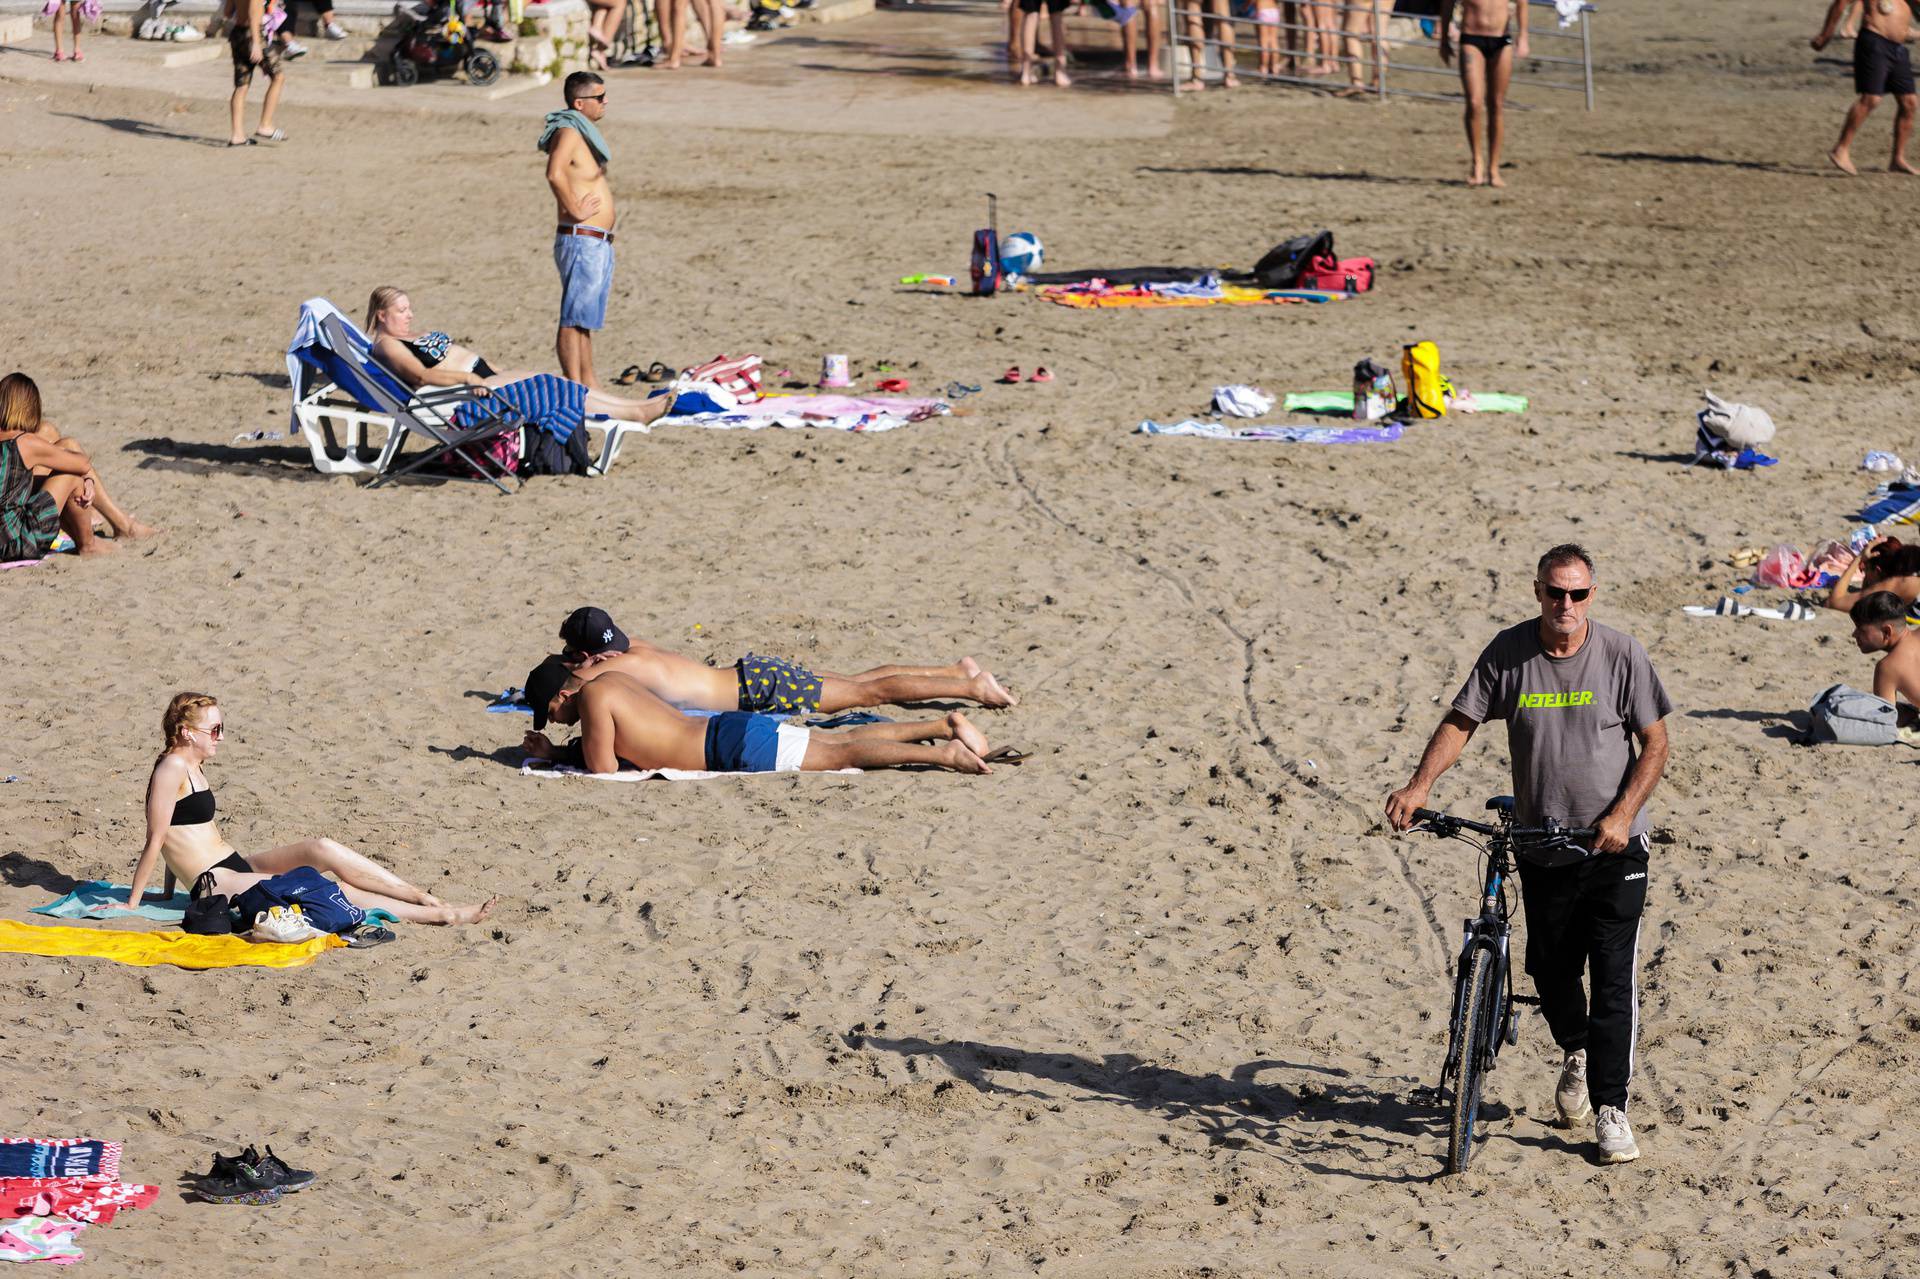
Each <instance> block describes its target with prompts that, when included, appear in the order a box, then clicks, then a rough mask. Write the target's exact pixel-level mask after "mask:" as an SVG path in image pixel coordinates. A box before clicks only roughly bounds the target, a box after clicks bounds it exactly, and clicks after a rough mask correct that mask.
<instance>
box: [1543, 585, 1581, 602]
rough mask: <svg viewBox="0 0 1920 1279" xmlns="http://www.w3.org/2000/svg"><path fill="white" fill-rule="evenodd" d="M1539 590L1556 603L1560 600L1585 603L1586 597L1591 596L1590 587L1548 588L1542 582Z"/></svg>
mask: <svg viewBox="0 0 1920 1279" xmlns="http://www.w3.org/2000/svg"><path fill="white" fill-rule="evenodd" d="M1540 589H1541V590H1543V591H1545V592H1546V593H1547V598H1548V599H1550V600H1553V601H1555V602H1556V603H1558V602H1559V601H1560V600H1572V601H1573V602H1574V603H1576V604H1580V603H1584V602H1585V601H1586V598H1587V596H1589V595H1591V594H1593V588H1592V587H1591V586H1548V585H1547V584H1546V583H1545V582H1542V583H1540Z"/></svg>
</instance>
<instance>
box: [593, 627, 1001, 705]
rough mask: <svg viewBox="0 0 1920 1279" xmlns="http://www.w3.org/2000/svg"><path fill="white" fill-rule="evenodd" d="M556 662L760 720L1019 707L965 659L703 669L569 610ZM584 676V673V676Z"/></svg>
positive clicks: (750, 663)
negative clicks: (923, 707) (949, 704)
mask: <svg viewBox="0 0 1920 1279" xmlns="http://www.w3.org/2000/svg"><path fill="white" fill-rule="evenodd" d="M560 640H561V642H562V643H564V644H565V645H566V646H567V649H566V653H565V655H564V656H563V657H562V659H561V660H562V661H564V662H565V663H566V664H567V666H568V667H569V668H571V669H572V670H574V671H575V672H577V673H579V674H581V675H583V676H585V677H586V678H589V679H591V678H592V677H593V675H598V674H602V673H604V672H606V671H620V672H621V673H623V674H626V675H631V676H633V677H634V678H635V679H637V680H639V681H640V684H641V686H642V687H644V688H645V689H647V691H649V692H651V693H652V694H653V695H654V696H656V697H659V698H661V699H662V700H664V701H666V702H668V703H670V704H672V705H674V706H680V707H685V708H691V709H695V710H706V711H734V710H740V711H756V712H759V713H761V714H767V715H811V714H813V713H814V712H815V711H822V712H825V713H826V714H829V715H832V714H835V713H837V712H839V711H847V710H857V709H861V708H863V707H868V706H885V705H888V704H889V703H894V704H901V703H906V702H929V701H934V700H936V699H947V698H954V699H958V700H960V701H966V702H978V703H980V704H981V705H982V706H990V707H994V708H996V709H997V708H999V707H1004V706H1014V705H1017V704H1018V699H1016V698H1015V697H1014V696H1013V694H1011V693H1009V692H1007V690H1006V689H1004V688H1002V687H1001V686H1000V681H999V680H997V679H995V678H994V677H993V674H992V672H990V671H983V670H981V669H980V667H979V665H978V664H977V663H976V662H975V661H974V660H973V659H972V658H971V657H963V658H961V659H960V660H959V661H958V662H956V663H954V664H953V665H952V666H876V667H874V668H873V669H872V670H870V671H862V672H861V673H860V674H858V675H835V674H832V673H831V672H827V671H821V672H818V673H816V672H814V671H810V670H807V669H805V668H804V667H801V666H797V665H795V664H794V663H792V662H788V661H783V660H782V659H780V658H777V657H759V656H756V655H755V654H753V653H749V654H747V655H746V656H745V657H743V658H741V659H740V660H739V661H737V662H735V663H734V664H733V665H732V666H722V667H715V666H708V665H707V664H706V663H704V662H696V661H694V660H693V659H692V658H690V657H683V656H681V655H680V654H679V653H673V652H669V651H667V650H666V649H664V648H655V647H654V646H653V645H651V644H648V643H647V642H645V641H644V640H637V641H636V640H630V639H628V638H627V635H626V632H625V631H622V630H621V629H620V628H619V627H618V626H615V625H614V624H613V619H612V618H611V617H609V616H607V613H606V610H604V609H598V608H576V609H575V610H573V612H571V613H569V614H568V615H567V620H566V621H564V622H562V623H561V624H560ZM589 672H591V674H589Z"/></svg>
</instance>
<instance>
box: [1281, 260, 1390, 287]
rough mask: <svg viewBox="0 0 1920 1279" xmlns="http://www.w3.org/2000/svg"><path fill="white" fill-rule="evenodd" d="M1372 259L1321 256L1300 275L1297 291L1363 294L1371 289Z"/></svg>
mask: <svg viewBox="0 0 1920 1279" xmlns="http://www.w3.org/2000/svg"><path fill="white" fill-rule="evenodd" d="M1373 265H1374V264H1373V259H1372V258H1335V257H1331V256H1322V257H1317V258H1314V259H1313V260H1312V261H1311V262H1309V263H1307V268H1306V270H1304V271H1302V272H1301V273H1300V279H1299V282H1298V283H1296V284H1295V285H1294V287H1295V288H1297V289H1322V290H1326V291H1328V292H1333V293H1365V292H1367V290H1369V289H1371V288H1372V287H1373Z"/></svg>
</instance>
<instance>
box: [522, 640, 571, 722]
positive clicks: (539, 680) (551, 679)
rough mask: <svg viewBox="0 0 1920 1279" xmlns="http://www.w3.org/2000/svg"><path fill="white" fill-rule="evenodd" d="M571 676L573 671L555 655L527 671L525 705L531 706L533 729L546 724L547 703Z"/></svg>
mask: <svg viewBox="0 0 1920 1279" xmlns="http://www.w3.org/2000/svg"><path fill="white" fill-rule="evenodd" d="M572 678H573V672H572V671H570V670H568V669H567V664H566V663H565V662H563V661H561V660H560V659H559V658H557V657H549V658H547V659H546V660H545V661H543V662H541V663H540V665H538V666H536V667H534V668H533V669H532V670H530V671H528V672H527V692H526V697H527V705H529V706H531V707H533V731H534V732H536V733H537V732H539V731H540V730H541V729H543V728H545V727H546V726H547V704H548V703H549V702H551V701H553V695H554V694H555V693H557V692H559V691H560V689H561V687H562V686H563V685H565V684H566V682H567V681H568V680H570V679H572Z"/></svg>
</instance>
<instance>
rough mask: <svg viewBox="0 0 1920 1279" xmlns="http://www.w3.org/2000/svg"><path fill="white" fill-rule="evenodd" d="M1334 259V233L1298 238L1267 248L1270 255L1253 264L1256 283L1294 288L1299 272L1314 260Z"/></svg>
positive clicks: (1298, 279) (1320, 233)
mask: <svg viewBox="0 0 1920 1279" xmlns="http://www.w3.org/2000/svg"><path fill="white" fill-rule="evenodd" d="M1332 256H1333V232H1331V231H1315V232H1313V233H1312V234H1311V235H1296V236H1295V237H1294V238H1293V239H1291V240H1288V241H1287V242H1286V243H1285V244H1276V245H1274V246H1273V247H1272V248H1271V249H1268V250H1267V255H1266V256H1265V257H1263V258H1261V259H1260V260H1259V261H1258V262H1255V263H1254V264H1253V276H1252V278H1253V282H1254V283H1255V284H1258V285H1259V286H1260V287H1261V288H1263V289H1291V288H1293V287H1294V286H1295V285H1296V284H1298V283H1299V282H1300V273H1301V272H1302V271H1304V270H1306V269H1307V266H1308V264H1309V263H1311V262H1312V261H1313V260H1314V259H1315V258H1330V257H1332ZM1242 278H1244V277H1242Z"/></svg>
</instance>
